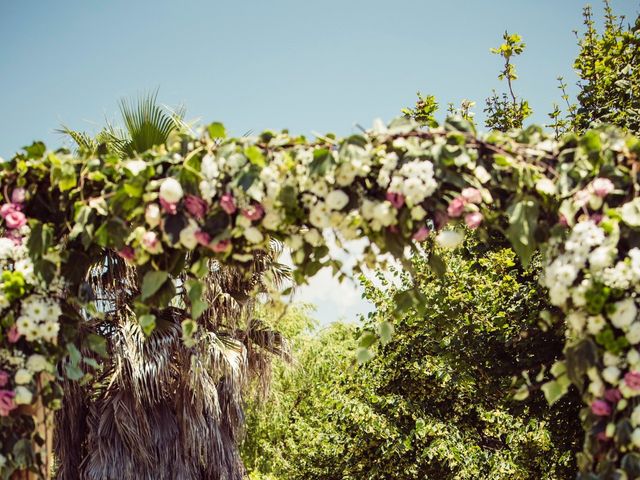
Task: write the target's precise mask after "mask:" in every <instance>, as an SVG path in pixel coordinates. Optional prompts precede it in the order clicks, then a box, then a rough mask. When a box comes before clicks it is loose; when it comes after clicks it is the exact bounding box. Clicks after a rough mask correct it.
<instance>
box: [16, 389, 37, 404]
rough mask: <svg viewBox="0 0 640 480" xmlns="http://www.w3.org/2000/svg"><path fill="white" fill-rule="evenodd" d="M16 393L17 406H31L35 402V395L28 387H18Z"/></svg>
mask: <svg viewBox="0 0 640 480" xmlns="http://www.w3.org/2000/svg"><path fill="white" fill-rule="evenodd" d="M14 392H15V394H16V396H15V397H14V399H13V400H14V402H15V403H16V405H29V404H30V403H31V402H32V401H33V393H31V390H29V389H28V388H27V387H23V386H20V387H16V389H15V390H14Z"/></svg>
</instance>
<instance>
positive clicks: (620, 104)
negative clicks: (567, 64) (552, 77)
mask: <svg viewBox="0 0 640 480" xmlns="http://www.w3.org/2000/svg"><path fill="white" fill-rule="evenodd" d="M604 9H605V24H604V31H603V32H602V33H599V32H598V31H597V29H596V26H595V22H594V20H593V15H592V10H591V7H589V6H587V7H585V9H584V25H585V27H586V31H585V32H584V34H583V35H582V37H581V38H580V39H579V42H578V46H579V47H580V53H579V55H578V57H577V58H576V60H575V62H574V65H573V66H574V69H575V70H576V72H577V73H578V75H579V78H580V81H579V83H578V86H579V88H580V90H579V93H578V98H577V100H578V105H577V107H573V108H570V111H569V113H570V119H571V124H572V128H573V129H574V130H576V131H579V132H582V131H584V130H585V129H587V128H589V127H590V125H592V124H593V123H594V122H595V123H596V124H598V123H607V124H612V125H618V126H620V127H622V128H625V129H627V130H628V131H630V132H633V133H636V134H638V133H640V72H639V71H638V65H639V64H640V58H639V57H640V53H639V52H640V16H638V17H636V19H635V24H631V25H628V26H627V27H626V28H625V25H624V18H618V17H617V16H616V15H615V14H614V13H613V10H612V8H611V6H610V4H609V1H608V0H605V2H604Z"/></svg>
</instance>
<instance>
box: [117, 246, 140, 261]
mask: <svg viewBox="0 0 640 480" xmlns="http://www.w3.org/2000/svg"><path fill="white" fill-rule="evenodd" d="M118 256H119V257H120V258H124V259H125V260H128V261H131V260H133V259H134V258H135V257H136V252H135V250H134V249H133V248H132V247H130V246H128V245H127V246H125V247H122V248H121V249H120V250H118Z"/></svg>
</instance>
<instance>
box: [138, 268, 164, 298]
mask: <svg viewBox="0 0 640 480" xmlns="http://www.w3.org/2000/svg"><path fill="white" fill-rule="evenodd" d="M167 278H169V274H168V273H167V272H163V271H157V270H152V271H150V272H147V273H146V274H145V276H144V279H143V280H142V297H141V298H142V300H146V299H147V298H149V297H151V296H153V294H154V293H156V292H157V291H158V290H160V287H162V285H163V284H164V282H166V281H167Z"/></svg>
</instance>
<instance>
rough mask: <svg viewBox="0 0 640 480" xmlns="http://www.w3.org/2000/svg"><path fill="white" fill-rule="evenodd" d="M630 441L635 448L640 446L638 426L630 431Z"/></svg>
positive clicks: (639, 429)
mask: <svg viewBox="0 0 640 480" xmlns="http://www.w3.org/2000/svg"><path fill="white" fill-rule="evenodd" d="M631 443H633V445H634V446H635V447H636V448H640V428H636V429H635V430H634V431H633V432H632V433H631Z"/></svg>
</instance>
